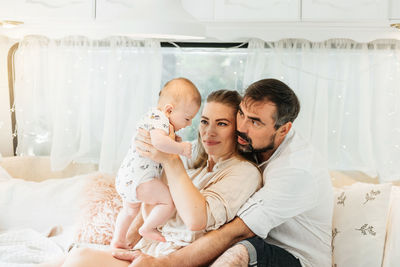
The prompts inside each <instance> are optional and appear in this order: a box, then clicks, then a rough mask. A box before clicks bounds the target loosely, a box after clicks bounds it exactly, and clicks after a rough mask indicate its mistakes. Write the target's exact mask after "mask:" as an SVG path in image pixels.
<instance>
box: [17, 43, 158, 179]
mask: <svg viewBox="0 0 400 267" xmlns="http://www.w3.org/2000/svg"><path fill="white" fill-rule="evenodd" d="M161 66H162V57H161V52H160V43H159V42H158V41H151V40H149V41H135V40H132V39H129V38H125V37H112V38H108V39H104V40H90V39H87V38H85V37H69V38H65V39H62V40H50V39H47V38H45V37H41V36H28V37H26V38H24V39H23V40H22V41H21V42H20V45H19V48H18V50H17V53H16V56H15V73H16V80H15V97H16V100H15V102H16V103H15V105H16V116H17V122H18V125H17V126H18V149H17V154H19V155H50V156H51V164H52V168H53V169H54V170H59V169H62V168H64V167H65V166H67V165H68V164H69V163H70V162H71V161H78V162H91V163H98V164H99V169H100V170H101V171H105V172H115V170H116V169H118V167H119V164H120V162H121V160H122V158H123V157H124V156H125V153H126V151H127V150H128V147H129V144H130V141H131V138H132V136H133V135H134V130H135V124H136V121H137V120H138V118H139V117H140V116H142V115H143V113H144V112H146V111H147V110H148V108H149V107H150V106H154V105H155V104H156V103H157V98H158V92H159V90H160V83H161Z"/></svg>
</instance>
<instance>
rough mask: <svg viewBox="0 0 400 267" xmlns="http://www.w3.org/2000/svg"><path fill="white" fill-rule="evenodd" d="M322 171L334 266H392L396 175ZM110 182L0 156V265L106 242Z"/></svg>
mask: <svg viewBox="0 0 400 267" xmlns="http://www.w3.org/2000/svg"><path fill="white" fill-rule="evenodd" d="M330 174H331V178H332V184H333V186H334V190H335V199H334V204H335V207H334V214H333V229H332V234H333V241H332V247H333V257H334V258H333V262H334V264H336V265H334V266H338V267H339V266H346V267H347V266H371V267H376V266H383V267H397V266H400V253H398V252H399V251H400V229H399V228H398V225H400V187H399V185H400V183H399V182H395V183H393V184H379V183H378V179H377V177H375V178H374V177H368V176H366V175H365V174H363V173H360V172H356V171H355V172H341V171H331V172H330ZM113 183H114V176H113V175H106V174H102V173H99V172H97V166H96V165H94V164H77V163H72V164H70V165H69V166H68V167H67V168H66V169H64V170H63V171H60V172H52V171H51V170H50V159H49V157H5V158H2V159H0V212H1V214H2V215H1V216H0V267H3V266H9V267H13V266H32V264H34V263H40V262H43V261H47V260H50V259H51V258H53V257H56V256H60V255H64V254H66V253H68V250H69V249H70V248H71V246H73V245H74V244H88V245H93V246H98V247H106V246H107V244H109V242H110V240H111V237H112V232H113V227H114V221H115V218H116V216H117V214H118V211H119V208H120V207H121V200H120V199H119V197H118V195H117V193H116V192H115V188H114V186H113ZM378 192H379V193H378ZM396 225H397V227H396Z"/></svg>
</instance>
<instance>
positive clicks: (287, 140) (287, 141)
mask: <svg viewBox="0 0 400 267" xmlns="http://www.w3.org/2000/svg"><path fill="white" fill-rule="evenodd" d="M294 133H295V131H294V129H290V130H289V132H288V133H287V134H286V136H285V139H283V142H282V143H281V144H280V145H279V146H278V148H277V149H276V150H275V152H274V153H273V154H272V155H271V157H270V158H269V159H268V160H266V161H263V162H261V163H259V164H258V168H260V169H261V168H262V167H266V165H267V164H268V163H269V162H271V161H272V160H274V159H276V158H277V157H278V156H279V155H280V154H281V152H282V150H283V149H285V147H287V145H288V143H289V140H290V139H292V137H293V135H294Z"/></svg>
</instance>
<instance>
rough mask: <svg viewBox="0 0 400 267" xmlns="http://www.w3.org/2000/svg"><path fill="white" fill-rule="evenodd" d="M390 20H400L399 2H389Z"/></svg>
mask: <svg viewBox="0 0 400 267" xmlns="http://www.w3.org/2000/svg"><path fill="white" fill-rule="evenodd" d="M389 16H390V19H397V20H399V19H400V1H399V0H391V2H390V14H389Z"/></svg>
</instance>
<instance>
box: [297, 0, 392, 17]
mask: <svg viewBox="0 0 400 267" xmlns="http://www.w3.org/2000/svg"><path fill="white" fill-rule="evenodd" d="M388 10H389V8H388V0H303V1H302V19H303V20H304V21H331V22H340V21H360V20H363V21H368V20H370V21H374V20H375V21H376V20H387V19H388Z"/></svg>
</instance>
